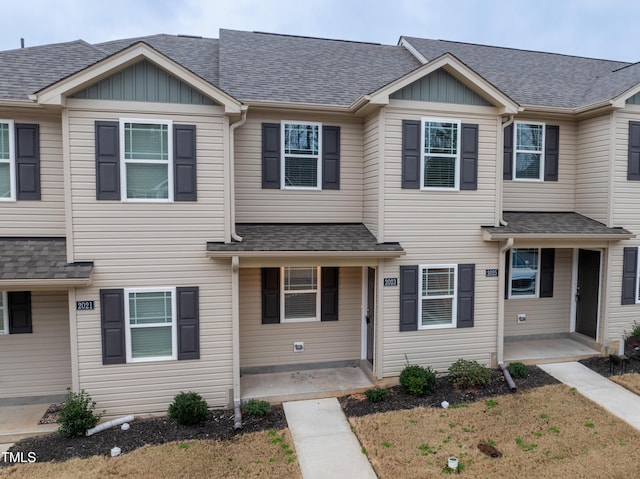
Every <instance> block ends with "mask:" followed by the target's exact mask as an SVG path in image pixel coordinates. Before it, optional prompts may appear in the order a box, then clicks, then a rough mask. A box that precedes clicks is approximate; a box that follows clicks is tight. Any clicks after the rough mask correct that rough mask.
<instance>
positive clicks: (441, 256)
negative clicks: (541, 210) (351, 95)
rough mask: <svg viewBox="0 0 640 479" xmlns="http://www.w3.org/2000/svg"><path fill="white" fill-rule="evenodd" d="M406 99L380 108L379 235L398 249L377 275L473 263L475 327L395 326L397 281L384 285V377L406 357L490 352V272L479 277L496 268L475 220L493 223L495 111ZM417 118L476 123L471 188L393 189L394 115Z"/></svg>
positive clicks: (440, 365)
mask: <svg viewBox="0 0 640 479" xmlns="http://www.w3.org/2000/svg"><path fill="white" fill-rule="evenodd" d="M414 104H415V103H414ZM411 105H412V103H408V102H400V101H393V102H391V106H390V107H388V108H387V109H386V112H385V116H386V123H385V125H386V138H385V140H386V149H385V152H384V158H385V198H384V202H385V213H384V214H385V241H399V242H400V244H401V245H402V247H403V248H404V250H405V251H406V256H404V257H403V258H402V259H401V260H387V261H385V263H384V270H383V271H382V272H380V273H379V274H383V277H392V278H399V275H400V265H401V264H406V265H426V264H463V263H471V264H475V267H476V283H475V326H474V327H473V328H460V329H451V328H449V329H427V330H420V331H406V332H400V331H399V299H400V286H398V287H384V288H383V289H382V294H383V299H384V318H383V321H384V324H383V328H384V331H383V334H384V342H383V351H382V354H383V375H384V376H396V375H398V374H400V371H401V370H402V368H403V367H404V366H405V365H406V361H407V359H408V360H409V362H410V363H412V364H422V365H429V366H431V367H433V368H435V369H437V370H439V371H444V370H446V369H447V368H448V367H449V365H450V364H451V363H452V362H453V361H455V360H457V359H458V358H460V357H464V358H466V359H473V360H477V361H479V362H481V363H483V364H489V363H490V361H491V355H492V353H494V352H495V351H496V340H497V339H496V338H497V336H496V335H497V321H496V311H497V293H498V278H487V277H485V274H484V271H485V269H488V268H497V267H498V251H499V249H498V245H496V244H494V243H488V242H484V241H483V240H482V237H481V225H491V224H493V221H494V213H495V205H496V194H495V188H496V154H497V151H496V137H497V134H498V131H497V121H496V112H495V110H494V109H493V108H488V107H466V108H465V107H460V106H456V108H459V110H460V111H459V112H458V113H455V112H452V111H450V110H447V109H446V108H442V106H441V105H434V104H427V103H422V104H420V103H418V105H420V107H421V108H424V110H417V109H414V108H411ZM427 108H431V109H430V110H426V109H427ZM422 117H428V118H451V119H457V120H460V121H461V122H463V123H474V124H478V126H479V129H478V134H479V144H478V146H479V159H478V189H477V190H474V191H420V190H415V189H402V188H401V168H402V120H403V119H414V120H419V119H420V118H422ZM416 320H417V318H416ZM378 353H379V352H378Z"/></svg>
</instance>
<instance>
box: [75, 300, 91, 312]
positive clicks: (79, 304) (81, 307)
mask: <svg viewBox="0 0 640 479" xmlns="http://www.w3.org/2000/svg"><path fill="white" fill-rule="evenodd" d="M92 309H94V302H93V301H76V311H90V310H92Z"/></svg>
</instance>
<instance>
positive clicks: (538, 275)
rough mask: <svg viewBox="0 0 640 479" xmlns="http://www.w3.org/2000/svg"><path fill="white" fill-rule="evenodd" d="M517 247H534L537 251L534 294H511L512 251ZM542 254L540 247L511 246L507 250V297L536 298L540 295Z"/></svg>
mask: <svg viewBox="0 0 640 479" xmlns="http://www.w3.org/2000/svg"><path fill="white" fill-rule="evenodd" d="M518 249H535V250H537V251H538V265H537V267H538V269H537V270H536V292H535V294H527V295H521V294H516V295H515V296H514V295H512V291H511V288H512V287H513V283H512V278H513V252H514V251H515V250H518ZM541 254H542V249H541V248H512V249H510V250H509V295H508V299H537V298H539V297H540V259H541V258H540V255H541Z"/></svg>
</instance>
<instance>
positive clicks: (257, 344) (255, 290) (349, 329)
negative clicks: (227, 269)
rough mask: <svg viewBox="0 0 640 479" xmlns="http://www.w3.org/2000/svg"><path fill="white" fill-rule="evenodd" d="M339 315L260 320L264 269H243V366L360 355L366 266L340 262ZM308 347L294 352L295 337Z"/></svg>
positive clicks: (348, 358) (326, 359) (241, 314)
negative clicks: (294, 320)
mask: <svg viewBox="0 0 640 479" xmlns="http://www.w3.org/2000/svg"><path fill="white" fill-rule="evenodd" d="M339 288H340V289H339V292H338V321H313V322H305V323H280V324H262V322H261V315H262V309H261V308H262V306H261V305H262V295H261V271H260V269H259V268H255V269H253V268H252V269H241V270H240V367H242V368H249V367H259V366H279V365H285V364H308V363H319V362H329V361H342V360H359V359H360V355H361V339H360V337H361V323H362V321H361V318H360V314H361V304H362V268H359V267H345V268H340V276H339ZM294 341H303V342H304V352H301V353H294V352H293V342H294Z"/></svg>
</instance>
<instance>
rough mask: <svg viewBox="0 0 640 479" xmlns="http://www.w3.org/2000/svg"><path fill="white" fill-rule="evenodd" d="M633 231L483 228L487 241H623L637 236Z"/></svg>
mask: <svg viewBox="0 0 640 479" xmlns="http://www.w3.org/2000/svg"><path fill="white" fill-rule="evenodd" d="M635 237H636V235H635V234H633V233H615V234H607V233H602V234H599V233H592V234H589V233H586V234H582V233H581V234H574V235H572V234H567V233H508V232H491V231H488V230H486V229H483V230H482V239H483V240H485V241H505V240H508V239H509V238H513V239H514V240H515V241H523V240H524V241H529V240H533V241H543V242H548V241H559V240H560V241H575V242H579V241H607V242H611V241H622V240H628V239H632V238H635Z"/></svg>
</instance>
